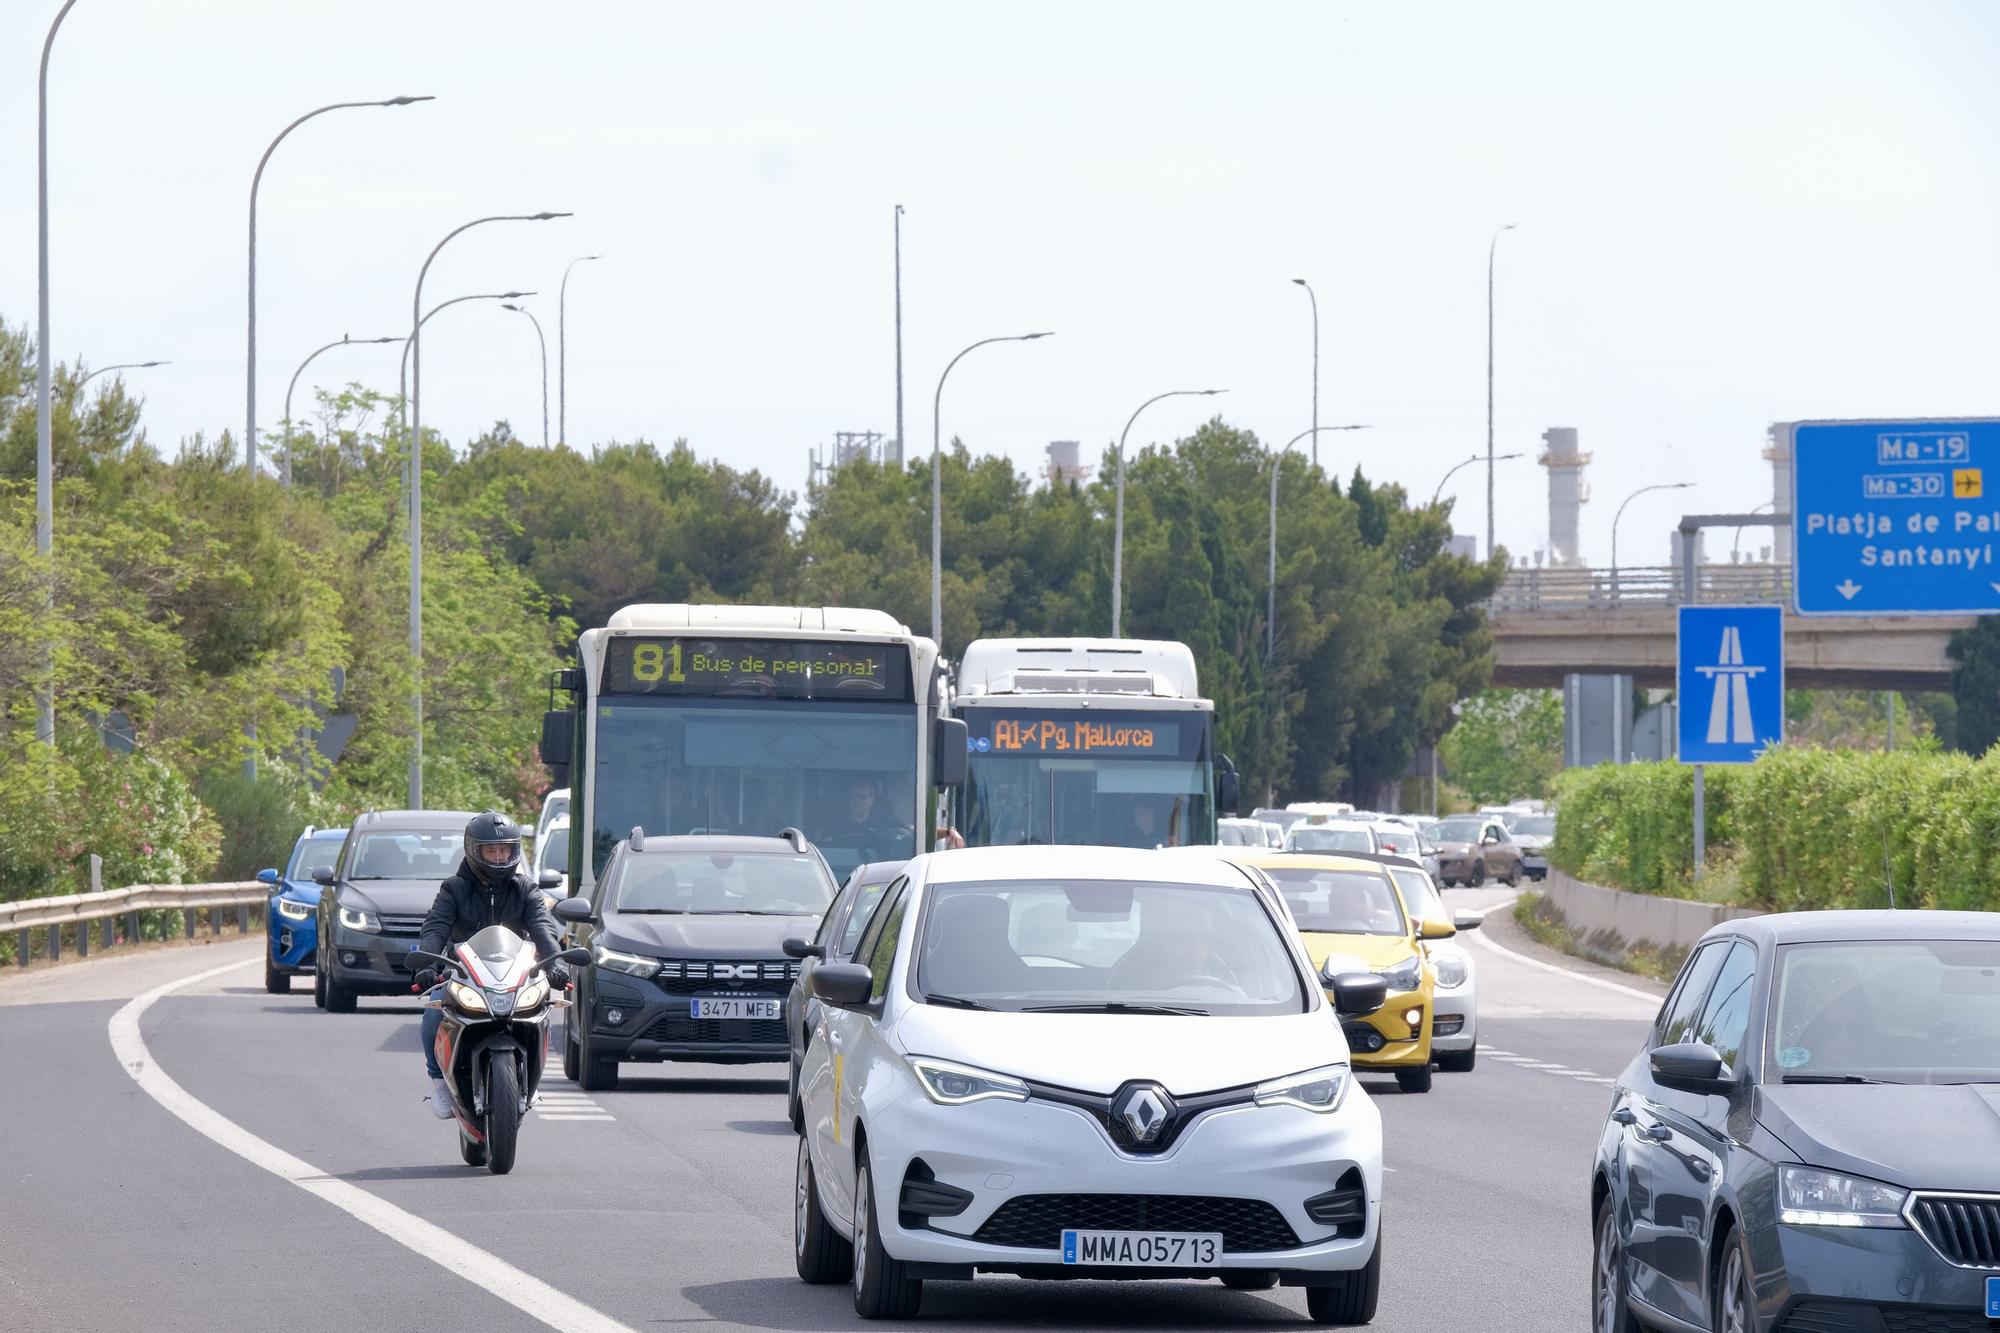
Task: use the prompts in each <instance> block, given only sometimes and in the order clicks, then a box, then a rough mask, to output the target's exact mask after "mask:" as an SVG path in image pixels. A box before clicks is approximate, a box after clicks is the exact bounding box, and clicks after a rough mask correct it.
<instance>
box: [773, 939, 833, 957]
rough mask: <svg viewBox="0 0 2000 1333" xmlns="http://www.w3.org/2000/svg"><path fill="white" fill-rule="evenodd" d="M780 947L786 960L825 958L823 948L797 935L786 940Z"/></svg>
mask: <svg viewBox="0 0 2000 1333" xmlns="http://www.w3.org/2000/svg"><path fill="white" fill-rule="evenodd" d="M780 947H782V948H783V949H784V951H785V957H787V958H824V957H826V949H825V948H824V947H823V946H821V945H818V944H814V943H813V942H812V941H811V940H808V939H805V938H803V937H801V936H798V935H794V936H792V937H791V938H790V939H788V940H786V941H785V942H784V944H783V945H782V946H780Z"/></svg>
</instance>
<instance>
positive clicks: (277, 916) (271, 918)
mask: <svg viewBox="0 0 2000 1333" xmlns="http://www.w3.org/2000/svg"><path fill="white" fill-rule="evenodd" d="M265 929H266V932H267V933H268V935H269V938H270V950H271V964H272V966H274V967H275V968H277V969H278V970H279V971H280V972H310V971H312V970H313V954H314V952H315V951H316V950H317V949H318V948H319V923H318V922H317V921H316V920H314V919H313V918H312V917H307V918H306V919H305V920H303V921H294V920H292V919H291V918H290V917H288V916H286V915H284V914H283V913H281V912H279V911H278V909H277V907H276V905H275V904H274V905H272V906H270V907H268V908H266V909H265Z"/></svg>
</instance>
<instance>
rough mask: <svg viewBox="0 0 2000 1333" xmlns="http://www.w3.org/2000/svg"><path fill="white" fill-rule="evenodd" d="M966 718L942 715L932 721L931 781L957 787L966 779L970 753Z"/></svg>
mask: <svg viewBox="0 0 2000 1333" xmlns="http://www.w3.org/2000/svg"><path fill="white" fill-rule="evenodd" d="M966 737H967V732H966V730H965V719H964V718H962V717H940V718H937V719H934V720H933V721H932V722H931V783H932V785H934V786H938V787H956V786H959V785H960V784H962V783H963V782H964V781H965V772H966V758H967V755H968V754H969V747H968V745H967V740H966Z"/></svg>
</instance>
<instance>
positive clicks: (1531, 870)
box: [1521, 852, 1549, 879]
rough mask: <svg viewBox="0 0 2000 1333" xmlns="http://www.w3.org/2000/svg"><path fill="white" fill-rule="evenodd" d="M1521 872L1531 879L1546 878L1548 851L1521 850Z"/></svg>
mask: <svg viewBox="0 0 2000 1333" xmlns="http://www.w3.org/2000/svg"><path fill="white" fill-rule="evenodd" d="M1521 873H1522V874H1524V875H1527V876H1528V877H1530V878H1531V879H1546V878H1547V877H1548V873H1549V857H1548V853H1546V852H1522V853H1521Z"/></svg>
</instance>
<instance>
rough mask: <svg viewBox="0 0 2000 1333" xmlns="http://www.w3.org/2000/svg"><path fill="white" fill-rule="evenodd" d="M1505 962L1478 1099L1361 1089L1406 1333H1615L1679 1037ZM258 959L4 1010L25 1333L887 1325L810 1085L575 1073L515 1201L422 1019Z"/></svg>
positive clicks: (928, 1301)
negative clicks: (1645, 1104)
mask: <svg viewBox="0 0 2000 1333" xmlns="http://www.w3.org/2000/svg"><path fill="white" fill-rule="evenodd" d="M1446 896H1447V897H1448V898H1450V899H1452V900H1453V905H1454V906H1465V907H1477V906H1485V905H1487V904H1490V903H1493V902H1495V901H1498V900H1500V899H1502V898H1505V897H1506V896H1507V895H1506V894H1505V892H1504V891H1493V890H1488V891H1483V892H1477V891H1469V890H1454V891H1451V892H1449V893H1447V895H1446ZM1501 915H1504V914H1496V917H1497V916H1501ZM1486 934H1488V935H1490V943H1492V944H1497V945H1500V946H1503V947H1505V948H1507V949H1510V950H1513V951H1515V956H1506V955H1503V954H1501V953H1499V952H1496V951H1495V950H1494V949H1492V948H1489V947H1484V946H1485V944H1486V943H1487V942H1488V940H1487V939H1485V938H1482V935H1480V934H1475V935H1473V936H1472V937H1470V938H1471V939H1472V940H1473V941H1474V943H1473V944H1472V946H1471V947H1472V948H1473V949H1474V950H1475V952H1476V954H1477V957H1478V960H1479V967H1480V986H1481V997H1482V1002H1481V1038H1482V1048H1483V1049H1482V1054H1481V1056H1480V1060H1479V1067H1478V1069H1477V1070H1476V1071H1474V1072H1473V1073H1470V1074H1463V1075H1443V1074H1441V1075H1439V1076H1438V1077H1437V1079H1436V1082H1435V1088H1434V1090H1433V1091H1432V1092H1431V1093H1429V1094H1427V1095H1405V1094H1402V1093H1400V1092H1398V1091H1397V1089H1396V1086H1395V1084H1394V1082H1393V1081H1391V1080H1387V1079H1382V1080H1376V1079H1364V1080H1363V1084H1364V1086H1365V1087H1366V1088H1367V1090H1368V1092H1369V1094H1370V1095H1372V1096H1374V1097H1376V1098H1377V1099H1378V1101H1379V1104H1380V1106H1381V1108H1382V1116H1383V1126H1384V1130H1385V1133H1386V1136H1387V1161H1388V1164H1389V1167H1390V1169H1391V1172H1392V1174H1390V1175H1389V1176H1388V1178H1387V1184H1386V1187H1385V1193H1386V1202H1385V1205H1384V1236H1385V1244H1386V1245H1387V1247H1388V1248H1387V1250H1386V1251H1385V1254H1384V1280H1383V1297H1382V1306H1381V1312H1380V1314H1379V1315H1378V1317H1377V1319H1376V1322H1375V1327H1376V1328H1378V1329H1384V1330H1392V1331H1393V1333H1405V1331H1408V1333H1436V1330H1438V1329H1459V1328H1471V1327H1477V1328H1479V1329H1481V1330H1484V1331H1486V1333H1500V1331H1504V1330H1522V1331H1523V1333H1526V1331H1528V1330H1533V1331H1534V1333H1548V1331H1549V1330H1558V1329H1584V1328H1587V1327H1588V1315H1587V1291H1588V1261H1589V1219H1588V1218H1587V1216H1586V1194H1587V1189H1586V1183H1585V1182H1586V1180H1587V1174H1586V1173H1587V1170H1588V1165H1589V1161H1590V1153H1591V1148H1592V1145H1593V1144H1594V1142H1595V1140H1596V1137H1597V1133H1598V1130H1599V1128H1600V1127H1601V1125H1602V1121H1603V1116H1604V1113H1605V1110H1606V1107H1607V1105H1608V1100H1609V1082H1608V1081H1609V1078H1610V1076H1611V1075H1613V1074H1615V1073H1616V1072H1617V1071H1618V1070H1619V1069H1620V1068H1621V1067H1622V1066H1623V1065H1624V1064H1625V1062H1626V1061H1627V1060H1628V1059H1629V1058H1630V1057H1631V1055H1632V1054H1633V1053H1634V1052H1635V1051H1636V1050H1637V1049H1638V1045H1639V1042H1640V1039H1641V1035H1642V1033H1643V1029H1644V1025H1645V1023H1646V1022H1647V1021H1648V1020H1649V1019H1650V1018H1651V1016H1652V1012H1653V1009H1654V1008H1655V1007H1656V1006H1657V1000H1650V999H1647V998H1645V995H1644V994H1642V992H1651V993H1655V994H1656V993H1657V992H1658V991H1659V989H1660V988H1658V987H1655V986H1652V985H1650V984H1648V983H1644V982H1640V981H1636V980H1634V979H1633V978H1630V977H1625V976H1622V975H1619V974H1611V973H1606V972H1603V971H1602V970H1599V969H1588V968H1584V969H1581V973H1588V974H1591V975H1594V976H1595V977H1597V978H1600V979H1605V980H1608V981H1609V983H1610V984H1609V985H1606V984H1602V982H1593V981H1591V980H1586V979H1584V977H1583V975H1581V973H1580V971H1579V970H1577V968H1576V965H1573V964H1571V963H1569V962H1568V961H1567V960H1558V959H1556V957H1555V956H1554V955H1550V954H1548V953H1546V952H1545V951H1542V950H1540V949H1539V948H1538V947H1537V946H1534V945H1533V944H1532V943H1530V942H1528V941H1525V940H1524V939H1523V938H1522V937H1521V936H1520V935H1519V933H1518V931H1516V930H1514V929H1513V927H1512V923H1511V922H1502V921H1496V922H1495V923H1494V926H1493V927H1492V929H1491V930H1490V932H1487V933H1486ZM256 948H257V946H256V945H255V944H240V943H238V944H229V945H214V946H209V947H206V948H196V949H185V950H176V951H172V952H167V953H159V954H151V955H140V956H133V957H127V958H111V959H104V960H92V961H91V962H89V963H84V964H77V965H75V966H71V967H65V968H58V969H54V970H51V971H48V972H46V973H43V974H39V975H36V974H30V975H28V976H23V977H18V978H13V979H10V980H8V981H5V982H0V1125H4V1127H5V1129H4V1132H5V1133H6V1135H7V1144H8V1146H7V1148H6V1149H5V1151H4V1152H0V1329H7V1330H10V1331H13V1333H31V1331H38V1330H85V1329H88V1330H113V1329H144V1330H147V1333H168V1331H170V1330H181V1329H187V1330H202V1331H203V1333H214V1331H223V1330H239V1329H240V1330H253V1329H254V1330H260V1331H263V1330H269V1329H272V1328H296V1329H307V1330H317V1329H343V1330H345V1329H351V1328H369V1329H424V1330H444V1329H465V1328H478V1329H480V1330H482V1333H501V1331H503V1330H515V1329H523V1330H526V1329H542V1328H546V1327H549V1326H551V1325H554V1326H557V1327H564V1328H575V1329H595V1330H607V1331H609V1330H616V1329H620V1328H624V1329H634V1330H637V1329H655V1328H697V1329H699V1328H728V1329H778V1330H792V1329H797V1330H816V1329H837V1328H849V1327H855V1326H857V1325H858V1322H859V1321H857V1320H855V1319H854V1317H853V1312H852V1308H851V1306H850V1304H849V1298H848V1293H847V1290H846V1288H845V1287H834V1288H825V1287H821V1288H813V1287H807V1286H805V1285H803V1284H801V1283H800V1282H799V1281H798V1280H797V1278H796V1277H795V1276H794V1275H793V1272H792V1261H791V1252H790V1247H791V1185H792V1169H793V1154H794V1142H795V1141H794V1139H793V1138H792V1135H791V1131H790V1127H789V1126H788V1125H787V1124H786V1122H785V1120H784V1118H783V1112H784V1106H783V1092H784V1086H783V1081H782V1070H781V1067H775V1066H774V1067H771V1068H769V1069H765V1068H760V1067H754V1066H753V1067H751V1068H748V1069H727V1068H709V1067H701V1066H627V1070H628V1073H627V1077H626V1079H625V1081H624V1083H623V1084H622V1085H621V1088H620V1090H619V1091H617V1092H614V1093H597V1094H592V1095H590V1096H588V1097H586V1096H584V1095H583V1094H582V1093H581V1092H579V1091H577V1090H576V1089H575V1088H574V1086H573V1085H571V1084H569V1083H568V1082H567V1081H565V1080H563V1079H561V1078H560V1076H559V1074H558V1076H557V1077H556V1078H555V1079H554V1080H552V1081H551V1082H550V1083H549V1084H547V1085H546V1086H545V1094H546V1102H545V1104H544V1105H543V1106H541V1107H540V1108H538V1112H537V1113H536V1114H534V1115H531V1117H530V1120H529V1122H528V1123H527V1124H526V1125H525V1126H524V1127H523V1131H522V1143H521V1151H520V1158H519V1161H518V1164H517V1165H516V1167H515V1169H514V1172H513V1174H511V1175H509V1176H505V1177H495V1176H492V1175H490V1174H488V1173H487V1172H485V1171H483V1170H480V1171H474V1170H470V1169H468V1168H466V1167H464V1166H462V1165H460V1164H459V1161H458V1154H457V1148H456V1143H455V1138H454V1134H453V1131H452V1129H451V1127H450V1126H449V1125H448V1124H444V1123H440V1122H438V1121H436V1120H434V1119H432V1118H431V1116H430V1114H429V1112H428V1110H427V1109H426V1107H425V1106H424V1105H423V1101H422V1099H423V1097H424V1095H425V1092H426V1091H427V1083H426V1080H425V1078H424V1075H423V1068H422V1057H421V1055H420V1053H419V1050H418V1045H417V1023H416V1019H417V1011H416V1009H415V1008H414V1007H413V1006H411V1005H408V1004H401V1003H397V1002H394V1001H380V1000H372V1001H371V1000H363V1001H362V1003H361V1011H360V1012H359V1013H357V1014H353V1015H345V1016H342V1015H332V1014H325V1013H321V1012H320V1011H318V1010H316V1009H315V1008H314V1007H313V1004H312V998H311V995H310V993H309V988H307V987H304V986H300V987H299V989H298V990H297V991H295V993H294V994H293V995H291V996H289V997H280V996H270V995H266V994H265V993H264V991H263V988H262V985H261V977H260V975H259V973H258V971H257V966H256V962H257V955H256ZM1524 958H1526V959H1539V960H1541V961H1542V966H1540V967H1537V966H1534V965H1532V963H1530V962H1528V961H1524V960H1523V959H1524ZM1552 964H1553V965H1554V970H1549V969H1550V967H1551V965H1552ZM217 968H222V969H224V970H222V971H220V972H219V973H218V974H217V975H215V976H212V977H210V978H208V979H206V980H203V981H200V982H197V983H195V984H193V985H191V986H187V987H184V988H182V989H179V990H176V991H173V992H172V993H170V994H166V995H164V996H163V997H161V998H159V999H158V1000H157V1001H156V1002H154V1003H152V1004H151V1005H150V1006H149V1007H147V1008H145V1010H144V1012H143V1013H142V1014H140V1015H139V1016H138V1022H137V1025H136V1029H135V1030H134V1031H133V1032H132V1033H131V1034H130V1036H131V1037H133V1038H136V1040H137V1042H138V1043H139V1044H138V1045H133V1044H131V1043H130V1041H129V1040H128V1044H127V1045H126V1047H125V1050H124V1053H125V1054H126V1055H127V1056H131V1055H133V1052H135V1051H137V1052H138V1055H137V1057H136V1059H135V1067H136V1068H138V1069H140V1070H141V1071H143V1072H144V1074H145V1077H146V1079H147V1082H146V1084H145V1085H144V1086H142V1084H141V1082H139V1081H136V1080H135V1077H134V1075H133V1073H131V1072H128V1069H127V1067H126V1065H124V1064H122V1063H121V1058H120V1053H119V1052H118V1051H117V1050H116V1049H115V1048H114V1030H115V1029H116V1028H117V1026H118V1023H117V1021H116V1020H115V1016H116V1015H118V1014H120V1012H121V1011H124V1012H125V1013H126V1014H128V1015H129V1014H130V1013H131V1010H130V1009H129V1008H127V1001H129V1000H131V999H132V997H135V996H139V995H141V994H142V993H144V992H146V991H149V990H151V989H152V988H154V987H157V986H161V985H163V984H168V983H171V982H174V981H178V980H180V979H182V978H186V977H190V976H195V975H197V974H200V973H203V972H208V971H210V970H213V969H217ZM1613 986H1619V987H1625V988H1628V989H1629V992H1631V993H1621V992H1620V991H1619V990H1616V989H1613V988H1612V987H1613ZM169 1080H170V1082H168V1081H169ZM175 1084H177V1085H178V1087H179V1088H180V1089H181V1090H182V1094H183V1095H182V1096H180V1097H179V1098H178V1099H175V1098H174V1097H173V1096H172V1094H170V1093H163V1094H162V1095H163V1096H166V1097H167V1098H168V1100H169V1102H170V1103H171V1104H173V1105H178V1106H179V1107H180V1108H181V1111H182V1115H181V1116H177V1115H176V1114H174V1113H173V1112H172V1111H171V1110H170V1109H169V1105H163V1104H162V1101H161V1100H160V1099H158V1098H156V1097H155V1096H153V1095H151V1094H150V1093H149V1091H148V1088H153V1089H155V1090H158V1089H159V1088H161V1087H171V1086H172V1085H175ZM190 1099H191V1100H190ZM183 1116H186V1117H191V1118H193V1119H194V1120H195V1121H196V1122H197V1123H199V1124H200V1125H201V1127H202V1129H201V1130H198V1129H197V1128H196V1127H195V1126H193V1125H191V1124H190V1123H188V1122H187V1119H184V1118H183ZM218 1138H220V1139H222V1140H224V1142H218V1141H217V1139H218ZM232 1148H233V1149H234V1150H232ZM246 1153H247V1154H248V1155H249V1157H250V1158H253V1159H255V1160H246V1157H245V1155H243V1154H246ZM384 1204H387V1205H393V1207H386V1208H385V1207H383V1206H382V1205H384ZM371 1222H372V1224H371ZM426 1224H429V1225H428V1226H427V1225H426ZM537 1279H539V1281H537ZM531 1311H534V1312H539V1313H540V1315H541V1316H542V1317H540V1318H538V1317H536V1315H535V1314H534V1313H530V1312H531ZM1304 1312H1305V1302H1304V1297H1303V1294H1302V1293H1298V1292H1289V1291H1285V1290H1282V1289H1281V1290H1277V1291H1273V1292H1266V1293H1241V1292H1231V1291H1226V1290H1224V1289H1223V1288H1222V1287H1221V1286H1220V1285H1219V1284H1214V1283H1200V1284H1195V1283H1139V1284H1128V1283H1115V1284H1113V1283H1030V1282H1025V1281H1020V1280H1016V1279H1011V1278H982V1279H980V1280H978V1281H977V1282H974V1283H965V1284H955V1283H936V1284H932V1285H931V1286H929V1287H928V1288H927V1289H926V1292H925V1297H924V1306H923V1314H922V1317H921V1319H920V1320H919V1321H918V1322H919V1324H920V1325H921V1326H923V1327H932V1328H934V1327H940V1326H946V1325H950V1326H963V1327H977V1328H981V1329H994V1330H1004V1329H1028V1328H1033V1329H1141V1328H1143V1329H1174V1328H1188V1329H1196V1328H1199V1329H1218V1328H1219V1329H1262V1328H1286V1327H1301V1326H1303V1318H1304Z"/></svg>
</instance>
